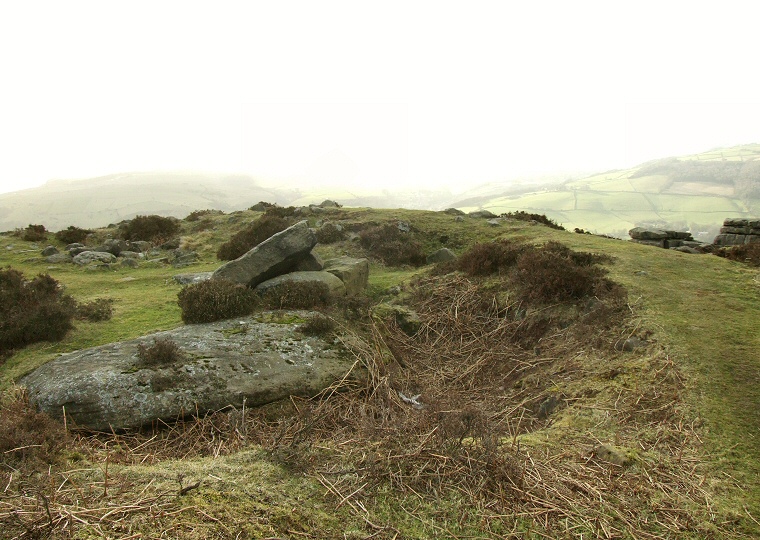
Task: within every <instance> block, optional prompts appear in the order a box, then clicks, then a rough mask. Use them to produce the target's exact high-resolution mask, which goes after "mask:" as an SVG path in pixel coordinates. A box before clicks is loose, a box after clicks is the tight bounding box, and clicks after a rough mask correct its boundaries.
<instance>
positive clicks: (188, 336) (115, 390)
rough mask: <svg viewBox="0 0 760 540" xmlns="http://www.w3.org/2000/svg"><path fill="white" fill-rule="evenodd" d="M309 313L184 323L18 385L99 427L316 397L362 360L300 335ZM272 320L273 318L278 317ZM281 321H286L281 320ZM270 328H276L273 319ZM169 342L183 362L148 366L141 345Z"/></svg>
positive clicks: (68, 359)
mask: <svg viewBox="0 0 760 540" xmlns="http://www.w3.org/2000/svg"><path fill="white" fill-rule="evenodd" d="M309 316H310V313H309V312H303V311H298V312H286V313H284V314H274V313H271V312H264V313H263V314H259V315H258V316H252V317H246V318H239V319H234V320H227V321H219V322H215V323H210V324H194V325H189V326H182V327H180V328H177V329H175V330H170V331H167V332H159V333H157V334H152V335H149V336H144V337H141V338H138V339H133V340H129V341H122V342H118V343H111V344H108V345H103V346H100V347H95V348H92V349H86V350H81V351H76V352H72V353H67V354H64V355H61V356H59V357H58V358H56V359H55V360H53V361H51V362H49V363H47V364H45V365H44V366H42V367H40V368H38V369H37V370H36V371H34V372H32V373H31V374H29V375H27V376H26V377H24V378H23V379H22V380H21V384H22V385H24V386H26V387H27V389H28V391H29V396H30V399H31V400H32V401H33V402H34V403H35V404H36V405H37V406H38V407H39V408H40V409H41V410H43V411H44V412H46V413H48V414H49V415H51V416H53V417H57V418H61V417H62V416H63V414H64V408H65V414H66V418H67V419H68V421H69V422H72V421H73V422H75V423H76V424H77V425H78V426H80V427H86V428H89V429H94V430H110V429H111V428H114V429H125V428H136V427H140V426H142V425H146V424H150V423H151V422H154V421H156V420H157V419H162V420H164V421H173V420H175V419H177V418H179V417H182V416H183V415H185V414H195V413H196V411H197V412H199V413H200V414H204V413H206V412H208V411H217V410H220V409H222V408H224V407H227V406H230V405H233V406H235V407H240V406H242V404H243V399H245V400H246V401H245V403H246V406H251V407H254V406H257V405H262V404H265V403H270V402H273V401H277V400H279V399H282V398H285V397H287V396H290V395H297V396H303V397H308V396H313V395H316V394H317V393H319V392H320V391H322V390H323V389H324V388H326V387H328V386H329V385H330V384H332V383H334V382H335V381H337V380H340V379H341V378H342V377H343V376H344V375H346V373H347V372H348V371H349V370H350V369H351V367H352V365H353V364H354V361H355V358H353V356H352V355H351V354H350V352H349V351H348V350H347V349H346V348H345V346H344V345H342V344H340V342H338V343H334V342H333V340H332V338H331V339H330V341H329V342H328V341H325V340H323V339H321V338H318V337H307V336H305V335H303V334H302V333H300V332H297V327H298V325H299V323H298V322H293V320H294V319H295V320H298V319H299V318H301V320H305V318H307V317H309ZM273 317H274V319H273ZM277 317H279V318H277ZM267 321H269V322H267ZM155 338H160V339H171V340H172V341H174V342H175V343H176V344H177V346H178V347H179V349H180V351H181V353H182V356H183V357H184V358H183V359H181V360H178V361H175V362H172V363H169V364H165V365H151V366H147V365H144V363H143V362H142V361H141V360H140V358H139V357H138V346H139V345H140V344H144V345H146V346H151V345H153V343H154V339H155Z"/></svg>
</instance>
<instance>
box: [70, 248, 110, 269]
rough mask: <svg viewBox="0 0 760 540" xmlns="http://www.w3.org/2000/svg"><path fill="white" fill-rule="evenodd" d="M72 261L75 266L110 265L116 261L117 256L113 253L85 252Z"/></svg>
mask: <svg viewBox="0 0 760 540" xmlns="http://www.w3.org/2000/svg"><path fill="white" fill-rule="evenodd" d="M72 261H73V262H74V264H78V265H80V266H87V265H88V264H109V263H112V262H115V261H116V256H115V255H114V254H113V253H108V252H106V251H83V252H82V253H80V254H79V255H76V256H75V257H74V258H73V259H72Z"/></svg>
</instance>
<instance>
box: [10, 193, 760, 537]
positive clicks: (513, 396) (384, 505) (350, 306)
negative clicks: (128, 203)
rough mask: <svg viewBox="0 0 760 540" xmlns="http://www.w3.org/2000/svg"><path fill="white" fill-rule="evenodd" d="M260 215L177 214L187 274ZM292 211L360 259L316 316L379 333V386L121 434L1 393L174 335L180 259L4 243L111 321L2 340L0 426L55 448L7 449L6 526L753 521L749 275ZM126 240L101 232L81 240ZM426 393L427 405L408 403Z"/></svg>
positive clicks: (354, 528)
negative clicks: (95, 264) (410, 253)
mask: <svg viewBox="0 0 760 540" xmlns="http://www.w3.org/2000/svg"><path fill="white" fill-rule="evenodd" d="M256 200H258V199H256ZM253 202H255V201H253ZM143 213H147V212H143ZM261 215H262V214H261V212H254V211H250V210H245V211H237V212H233V213H229V214H225V213H221V212H217V213H209V214H205V215H203V216H201V218H200V219H198V217H197V216H196V217H195V218H193V219H192V220H183V221H182V222H181V223H180V226H181V229H180V233H179V235H180V239H181V243H180V245H181V249H183V250H186V251H194V252H195V253H196V254H197V259H196V262H194V263H193V264H192V265H191V266H190V270H192V271H199V272H200V271H210V270H213V269H215V268H217V267H218V266H219V265H220V261H218V260H217V259H216V257H215V254H216V253H217V251H218V248H219V246H220V245H221V244H222V243H223V242H226V241H228V240H229V238H230V237H231V236H232V235H233V234H235V233H236V232H238V231H240V230H242V229H243V228H245V227H246V226H247V225H248V224H249V223H251V222H253V221H255V220H258V219H260V218H261ZM301 218H303V216H301ZM301 218H299V219H301ZM305 219H307V220H308V221H309V224H310V225H311V226H312V227H316V228H319V227H321V226H323V225H324V223H325V222H331V223H333V224H340V225H341V227H342V229H343V231H344V232H345V235H344V236H340V237H337V238H334V239H331V240H330V241H329V243H328V242H325V243H321V244H317V246H316V247H315V248H314V251H315V253H317V254H318V255H320V256H321V257H322V258H329V257H334V256H342V255H349V256H354V257H368V258H370V261H371V265H370V278H369V279H370V282H369V287H368V289H367V291H366V294H364V295H361V297H360V298H355V299H353V300H352V301H350V302H347V301H345V300H343V301H336V302H335V304H334V305H333V307H331V308H328V309H326V310H325V314H326V315H327V316H329V317H330V318H331V319H333V320H334V322H335V324H336V325H337V328H338V329H339V330H340V332H343V333H347V334H350V333H355V334H356V335H358V336H361V337H362V339H363V340H364V341H365V342H366V343H367V344H368V346H367V347H366V348H365V349H362V350H356V352H355V354H356V362H357V363H358V364H359V365H363V366H364V367H365V369H366V370H367V373H368V374H369V377H368V378H367V379H366V380H365V381H364V382H361V383H351V384H348V383H347V384H346V385H343V386H341V385H339V386H337V387H334V388H333V389H331V390H330V391H328V392H326V393H324V394H322V395H321V396H319V397H318V398H316V399H312V400H303V399H292V400H290V401H288V402H284V403H279V404H273V405H271V406H270V407H266V408H263V409H257V410H254V411H248V413H247V415H246V414H243V416H242V421H241V417H240V411H226V410H225V411H219V412H218V413H216V414H213V415H209V416H206V417H203V418H199V419H193V418H187V419H186V420H185V421H184V422H178V423H177V424H173V425H169V426H163V427H162V426H154V428H153V429H148V430H147V431H144V432H125V433H111V434H96V433H89V432H78V431H71V429H70V426H66V427H63V426H61V425H49V424H45V423H42V421H40V420H35V421H34V422H31V421H28V420H27V422H26V423H25V422H20V421H19V418H21V419H28V418H31V417H30V416H29V415H30V414H31V413H30V412H28V411H26V409H23V407H21V406H20V405H18V403H19V402H18V400H16V401H13V399H12V398H14V396H16V397H17V396H18V392H19V390H18V389H17V388H16V387H15V386H14V384H15V382H16V381H18V380H19V379H20V378H21V377H22V376H23V375H25V374H26V373H29V372H30V371H32V370H34V369H35V368H36V367H38V366H40V365H42V364H44V363H46V362H48V361H50V360H52V359H54V358H55V357H56V356H57V355H59V354H60V353H64V352H70V351H74V350H79V349H84V348H88V347H94V346H98V345H102V344H105V343H111V342H114V341H119V340H126V339H133V338H136V337H139V336H143V335H146V334H149V333H151V332H156V331H159V330H167V329H171V328H176V327H178V326H181V325H182V318H181V311H180V308H179V306H178V304H177V294H178V292H179V291H180V290H181V285H179V284H178V283H176V282H175V281H174V280H173V279H172V278H173V276H174V275H175V274H177V273H180V272H187V271H188V269H187V268H182V269H179V268H175V267H173V266H172V265H171V264H170V262H169V260H170V259H168V258H165V259H164V260H162V261H161V260H159V261H154V262H150V263H149V262H147V261H144V262H140V263H139V265H138V266H137V267H126V266H110V267H109V266H105V267H100V268H90V269H88V268H85V267H77V266H75V265H72V264H51V263H49V262H47V261H46V259H45V258H44V257H42V256H41V255H40V251H41V250H42V248H44V247H45V245H47V244H48V243H50V244H54V245H58V247H59V248H62V247H63V246H62V245H59V244H57V243H56V241H55V240H54V239H53V237H52V235H48V237H47V238H46V239H45V241H42V242H37V243H31V242H26V241H23V240H21V239H20V238H18V237H16V236H14V235H13V234H11V233H6V234H4V235H2V236H0V254H1V256H2V264H3V266H7V265H10V266H12V267H13V268H17V269H19V270H21V271H23V272H24V273H25V274H26V275H27V276H30V277H31V276H34V275H37V274H39V273H45V272H47V273H49V274H50V275H51V276H52V277H53V278H55V279H56V280H58V281H59V282H60V283H61V284H62V285H63V286H64V287H65V289H66V292H67V293H69V294H71V295H72V296H73V297H74V298H75V299H77V300H78V301H89V300H94V299H97V298H102V297H107V298H110V299H111V300H112V304H113V314H112V317H111V318H110V320H107V321H102V322H86V321H78V322H76V324H75V328H74V329H73V330H71V331H70V332H69V333H68V334H67V335H66V336H65V337H64V339H62V340H61V341H58V342H43V343H37V344H33V345H29V346H27V347H25V348H23V349H19V350H16V351H14V352H13V353H12V354H10V355H7V356H6V357H5V359H4V363H3V364H2V365H1V366H0V385H2V389H3V391H4V397H3V409H2V413H3V415H2V416H3V418H5V420H3V422H0V428H3V429H9V427H8V426H9V425H10V424H11V423H12V425H13V426H14V427H13V429H14V430H15V431H13V433H18V432H19V431H23V430H24V429H28V430H29V432H30V433H34V431H35V429H34V428H35V427H36V428H37V429H39V426H44V428H45V429H48V430H50V431H51V432H54V433H56V434H58V435H60V437H59V438H60V440H61V441H63V442H64V444H63V448H62V449H61V448H58V449H57V450H56V451H55V452H53V451H52V450H51V454H50V455H43V456H42V457H40V458H39V459H41V460H42V461H41V462H39V463H38V462H33V461H32V459H31V458H32V457H33V456H34V452H33V448H31V447H28V446H29V445H30V444H31V445H32V446H34V445H35V444H36V443H34V442H32V443H26V444H23V443H22V444H18V447H14V448H9V449H7V451H5V453H4V454H3V456H4V457H3V458H2V459H3V460H4V461H3V463H4V465H5V466H4V468H3V470H2V471H0V476H1V481H2V485H3V486H6V487H5V489H4V491H3V492H2V494H0V530H3V531H12V535H11V537H23V535H31V534H36V535H38V537H51V538H66V537H74V538H93V537H104V538H105V537H113V538H126V537H129V538H138V537H145V538H148V537H151V538H152V537H158V536H163V537H177V538H179V537H182V538H208V537H212V536H213V537H218V538H240V537H262V538H265V537H266V538H388V539H391V538H431V537H447V538H505V537H515V538H568V537H580V536H581V535H582V536H583V537H600V538H753V537H757V535H758V534H760V527H759V526H758V521H757V520H758V519H760V481H758V478H760V385H759V384H758V376H757V374H758V373H760V357H758V355H757V352H756V351H757V350H758V347H760V341H758V340H759V339H760V274H758V271H757V269H756V268H752V267H748V266H746V265H743V264H741V263H739V262H735V261H730V260H727V259H724V258H720V257H715V256H713V255H689V254H684V253H680V252H675V251H671V250H664V249H656V248H651V247H648V246H643V245H637V244H633V243H631V242H625V241H621V240H615V239H610V238H603V237H598V236H593V235H588V234H575V233H571V232H568V231H561V230H555V229H551V228H548V227H545V226H542V225H539V224H536V223H531V222H526V221H517V220H502V221H500V222H499V223H498V224H496V225H494V224H490V223H489V222H488V221H486V220H484V219H476V218H473V217H468V216H455V215H451V214H448V213H444V212H426V211H414V210H377V209H368V208H327V209H322V210H320V211H319V213H314V214H311V215H307V216H305ZM399 222H401V224H402V227H400V228H398V225H399ZM69 224H71V223H67V225H69ZM384 225H388V226H390V227H392V228H397V229H398V230H401V229H404V231H405V232H404V233H403V234H404V235H406V236H404V237H403V246H410V245H414V246H417V248H418V249H419V250H420V251H421V252H423V253H425V254H429V253H432V252H433V251H435V250H437V249H439V248H441V247H447V248H449V249H451V250H452V251H453V252H454V253H456V254H457V255H458V256H459V260H460V261H462V260H465V261H469V263H467V264H462V265H460V266H457V265H456V264H454V265H452V264H449V265H448V266H446V265H424V264H422V265H421V266H415V264H410V263H404V264H400V263H399V262H398V261H395V260H394V259H393V258H392V257H390V256H389V253H390V254H393V253H394V250H393V249H391V250H390V251H382V250H376V249H375V248H376V247H377V245H378V243H379V242H380V240H379V239H378V236H377V234H376V233H377V231H382V230H390V229H382V228H378V227H382V226H384ZM368 231H369V232H368ZM372 231H375V232H374V233H372V234H375V236H372V235H371V234H370V232H372ZM118 234H119V231H118V229H117V228H111V229H100V230H98V231H96V232H95V234H94V238H93V239H92V241H93V242H95V241H102V240H104V239H106V238H108V237H110V236H117V235H118ZM368 238H369V239H370V240H372V241H368V240H367V239H368ZM560 244H561V245H560ZM483 246H486V247H483ZM562 246H565V247H562ZM400 247H401V244H400V245H399V246H396V250H398V249H399V248H400ZM568 248H569V249H570V250H571V251H567V249H568ZM494 253H497V254H498V256H497V257H496V258H495V259H490V258H489V257H490V256H491V255H492V254H494ZM488 254H491V255H488ZM589 254H593V255H589ZM489 261H490V262H489ZM494 261H495V262H494ZM571 262H573V264H570V263H571ZM457 264H459V263H457ZM555 264H560V265H565V266H559V267H557V268H562V269H567V270H571V271H572V272H574V274H573V275H576V276H579V278H578V279H579V280H580V281H579V282H576V285H577V284H578V283H586V282H585V281H584V280H585V279H587V278H588V279H593V280H594V281H593V288H591V289H588V288H572V291H573V292H571V293H567V291H565V292H556V291H555V292H551V294H544V293H546V291H552V290H553V289H551V290H550V289H549V288H548V285H547V283H550V282H555V281H556V283H559V284H562V283H565V282H564V281H562V280H561V279H559V277H558V276H562V275H566V274H567V272H560V273H559V274H557V273H552V271H551V268H553V267H554V266H553V265H555ZM567 265H569V266H567ZM546 272H548V273H546ZM584 276H585V277H584ZM534 278H539V280H538V281H536V280H535V279H534ZM532 279H533V281H531V280H532ZM615 284H617V285H615ZM573 287H574V286H573ZM558 290H562V286H560V289H558ZM542 291H543V293H542ZM542 294H543V296H542ZM383 305H384V306H386V308H385V309H380V306H383ZM387 306H397V307H399V308H401V309H402V311H401V312H404V311H403V310H413V311H414V312H415V313H417V315H418V317H419V327H418V329H417V330H416V331H411V332H410V331H409V330H408V329H407V331H406V332H405V331H404V330H402V329H401V327H400V325H399V321H398V319H397V318H396V316H395V315H394V316H391V317H388V316H386V315H383V313H391V314H393V313H399V311H394V310H393V309H390V310H389V309H387ZM634 338H635V339H634ZM327 339H333V338H332V337H329V338H327ZM415 396H416V400H417V402H418V403H422V404H423V407H421V408H418V407H416V406H411V404H410V403H411V402H410V401H409V400H410V399H412V397H415ZM14 399H15V398H14ZM413 401H414V400H413ZM11 413H13V414H15V415H16V416H15V417H12V419H11V420H12V421H13V422H11V420H8V415H9V414H11ZM241 422H242V423H241ZM32 424H33V425H32ZM58 435H57V436H58ZM29 436H30V437H31V435H29ZM21 447H24V448H25V450H21V449H20V448H21ZM25 456H26V457H25Z"/></svg>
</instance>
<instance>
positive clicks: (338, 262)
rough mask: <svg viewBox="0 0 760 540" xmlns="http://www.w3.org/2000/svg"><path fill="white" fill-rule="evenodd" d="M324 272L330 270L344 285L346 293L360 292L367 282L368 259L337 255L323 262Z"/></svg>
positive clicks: (354, 293)
mask: <svg viewBox="0 0 760 540" xmlns="http://www.w3.org/2000/svg"><path fill="white" fill-rule="evenodd" d="M324 270H325V272H330V273H331V274H333V275H334V276H335V277H337V278H338V279H340V280H341V281H342V282H343V284H344V285H345V286H346V294H348V295H356V294H361V293H362V292H364V290H365V289H366V288H367V284H368V282H369V261H368V260H367V259H354V258H353V257H338V258H337V259H330V260H328V261H326V262H325V264H324Z"/></svg>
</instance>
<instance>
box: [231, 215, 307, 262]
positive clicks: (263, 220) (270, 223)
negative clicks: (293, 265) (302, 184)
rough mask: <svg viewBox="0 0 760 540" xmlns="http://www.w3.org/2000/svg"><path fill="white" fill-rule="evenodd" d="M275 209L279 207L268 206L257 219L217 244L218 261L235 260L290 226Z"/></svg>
mask: <svg viewBox="0 0 760 540" xmlns="http://www.w3.org/2000/svg"><path fill="white" fill-rule="evenodd" d="M275 209H279V207H272V208H270V209H269V210H267V212H266V213H265V214H264V215H263V216H261V217H260V218H259V219H257V220H256V221H254V222H253V223H251V224H250V225H249V226H248V227H246V228H245V229H243V230H242V231H239V232H237V233H235V234H234V235H233V236H232V238H230V239H229V240H228V241H227V242H225V243H224V244H222V245H221V246H219V249H218V250H217V252H216V258H217V259H219V260H220V261H232V260H235V259H237V258H238V257H240V256H241V255H244V254H245V253H247V252H248V251H250V250H251V249H253V248H254V247H256V246H257V245H259V244H260V243H261V242H263V241H264V240H266V239H267V238H269V237H271V236H273V235H275V234H277V233H278V232H281V231H284V230H285V229H287V228H288V227H290V226H291V225H292V223H291V222H290V221H289V220H288V219H286V218H285V217H283V216H280V215H278V213H277V212H273V210H275ZM270 212H272V213H270Z"/></svg>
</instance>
